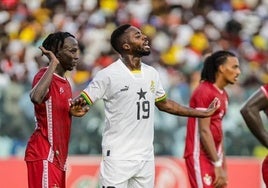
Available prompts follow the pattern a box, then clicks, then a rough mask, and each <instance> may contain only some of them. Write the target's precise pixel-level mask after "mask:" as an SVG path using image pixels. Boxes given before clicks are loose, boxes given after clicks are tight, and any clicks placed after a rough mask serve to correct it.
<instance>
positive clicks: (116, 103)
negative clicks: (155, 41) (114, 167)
mask: <svg viewBox="0 0 268 188" xmlns="http://www.w3.org/2000/svg"><path fill="white" fill-rule="evenodd" d="M81 95H82V96H83V97H84V99H85V100H86V101H87V103H88V104H90V105H91V104H93V103H94V102H95V101H97V100H99V99H102V100H103V101H104V107H105V127H104V130H103V139H102V153H103V157H109V158H110V159H114V160H126V159H127V160H153V159H154V150H153V136H154V109H155V102H156V101H159V100H163V99H164V98H165V97H166V94H165V91H164V89H163V87H162V85H161V83H160V79H159V74H158V72H157V71H156V70H155V69H154V68H153V67H151V66H148V65H146V64H143V63H141V70H140V71H130V70H129V69H128V68H127V67H126V66H125V64H124V63H123V62H122V61H121V60H120V59H118V60H117V61H116V62H114V63H112V64H111V65H109V66H108V67H106V68H104V69H102V70H101V71H99V72H98V73H97V74H96V76H95V78H94V79H93V80H92V81H91V82H90V83H89V85H88V86H87V88H86V89H84V90H83V91H82V93H81Z"/></svg>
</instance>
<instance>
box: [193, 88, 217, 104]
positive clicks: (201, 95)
mask: <svg viewBox="0 0 268 188" xmlns="http://www.w3.org/2000/svg"><path fill="white" fill-rule="evenodd" d="M213 99H214V97H213V96H212V95H211V93H210V91H208V90H207V89H205V88H201V87H200V88H198V89H197V90H196V91H195V92H194V95H193V96H192V99H191V102H190V106H191V107H194V108H196V109H207V108H208V106H209V104H210V103H211V102H212V101H213Z"/></svg>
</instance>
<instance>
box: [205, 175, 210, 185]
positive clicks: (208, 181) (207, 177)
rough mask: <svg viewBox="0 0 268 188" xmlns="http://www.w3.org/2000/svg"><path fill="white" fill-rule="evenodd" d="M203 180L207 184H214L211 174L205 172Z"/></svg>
mask: <svg viewBox="0 0 268 188" xmlns="http://www.w3.org/2000/svg"><path fill="white" fill-rule="evenodd" d="M203 181H204V183H205V184H206V185H211V184H212V177H211V176H209V175H208V174H205V176H204V177H203Z"/></svg>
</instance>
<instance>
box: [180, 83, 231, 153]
mask: <svg viewBox="0 0 268 188" xmlns="http://www.w3.org/2000/svg"><path fill="white" fill-rule="evenodd" d="M215 97H217V98H218V99H219V101H220V107H219V108H218V109H217V111H216V112H215V113H214V114H213V115H212V116H211V117H210V118H211V121H210V130H211V133H212V135H213V139H214V142H215V146H216V149H217V151H218V154H221V153H222V151H221V148H222V147H221V143H222V140H223V131H222V118H223V117H224V115H225V113H226V110H227V107H228V95H227V93H226V91H225V90H220V89H218V88H217V87H216V86H214V85H213V83H210V82H207V81H204V82H201V83H200V85H199V86H198V87H197V88H196V89H195V91H194V92H193V94H192V96H191V99H190V107H192V108H195V109H206V108H207V107H208V106H209V104H210V103H211V102H212V101H213V99H214V98H215ZM190 155H195V156H196V155H198V156H200V155H207V154H206V153H205V151H204V148H202V145H201V143H200V135H199V131H198V118H194V117H189V118H188V122H187V133H186V143H185V153H184V157H188V156H190Z"/></svg>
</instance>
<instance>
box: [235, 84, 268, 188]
mask: <svg viewBox="0 0 268 188" xmlns="http://www.w3.org/2000/svg"><path fill="white" fill-rule="evenodd" d="M267 97H268V84H266V85H263V86H261V87H260V88H259V89H258V90H257V91H256V92H255V93H253V94H252V95H251V96H250V97H249V98H248V100H247V101H246V102H245V104H244V105H243V106H242V108H241V110H240V112H241V115H242V117H243V118H244V120H245V122H246V125H247V126H248V128H249V130H250V131H251V132H252V134H253V135H254V136H255V137H256V138H257V139H258V140H259V141H260V142H261V143H262V144H263V145H264V146H265V147H266V148H268V132H267V130H266V129H265V128H264V124H263V121H262V117H261V114H260V113H261V112H262V111H263V112H264V113H265V114H266V115H267V113H268V111H267V110H268V98H267ZM262 176H263V180H264V182H265V185H266V187H268V155H267V156H266V157H265V159H264V161H263V163H262Z"/></svg>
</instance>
